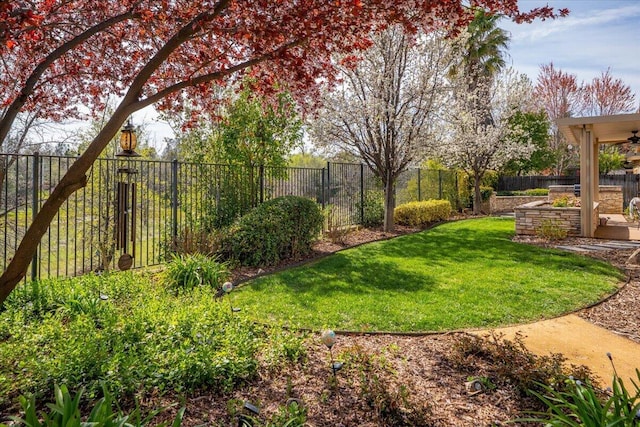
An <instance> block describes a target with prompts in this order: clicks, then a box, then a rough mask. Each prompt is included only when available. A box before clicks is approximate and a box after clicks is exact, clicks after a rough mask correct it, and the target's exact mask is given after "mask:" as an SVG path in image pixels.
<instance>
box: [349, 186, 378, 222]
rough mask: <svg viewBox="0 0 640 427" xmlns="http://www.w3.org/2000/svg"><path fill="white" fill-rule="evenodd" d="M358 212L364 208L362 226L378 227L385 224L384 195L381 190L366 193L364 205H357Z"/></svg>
mask: <svg viewBox="0 0 640 427" xmlns="http://www.w3.org/2000/svg"><path fill="white" fill-rule="evenodd" d="M356 208H357V209H358V210H360V209H362V208H364V217H363V218H362V225H363V226H364V227H367V228H370V227H378V226H381V225H382V224H383V223H384V193H383V192H382V191H380V190H368V191H366V192H365V193H364V203H362V204H361V203H360V202H358V203H357V204H356Z"/></svg>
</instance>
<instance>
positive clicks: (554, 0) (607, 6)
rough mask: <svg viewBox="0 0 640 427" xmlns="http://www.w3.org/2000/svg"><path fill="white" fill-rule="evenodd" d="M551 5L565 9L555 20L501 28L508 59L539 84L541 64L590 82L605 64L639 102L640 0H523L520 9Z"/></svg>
mask: <svg viewBox="0 0 640 427" xmlns="http://www.w3.org/2000/svg"><path fill="white" fill-rule="evenodd" d="M546 4H548V5H549V6H552V7H554V8H558V9H560V8H567V9H569V10H570V13H569V16H567V17H565V18H558V19H556V20H547V21H536V22H534V23H532V24H515V23H513V22H510V21H509V22H507V21H503V22H502V23H501V24H500V27H501V28H503V29H505V30H507V31H508V32H510V33H511V42H510V45H509V51H508V57H507V63H510V65H511V66H512V67H513V68H515V69H516V70H518V71H519V72H522V73H525V74H527V75H528V76H529V77H530V78H531V79H532V81H533V82H534V83H535V81H536V79H537V76H538V72H539V69H540V66H541V65H543V64H548V63H550V62H553V65H554V67H555V68H556V69H560V70H562V71H564V72H568V73H570V74H575V75H576V76H577V80H578V82H583V81H584V82H590V81H591V80H592V79H593V78H595V77H598V76H600V75H601V73H602V72H605V71H606V70H607V68H610V69H611V75H612V76H613V77H614V78H619V79H622V81H623V82H624V83H625V84H627V85H629V86H630V87H631V90H632V92H633V93H635V94H636V102H640V58H639V57H638V53H639V52H640V0H548V1H541V0H519V1H518V5H519V7H520V9H521V10H530V9H532V8H534V7H540V6H544V5H546Z"/></svg>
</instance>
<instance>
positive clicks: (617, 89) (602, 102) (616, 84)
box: [583, 68, 636, 116]
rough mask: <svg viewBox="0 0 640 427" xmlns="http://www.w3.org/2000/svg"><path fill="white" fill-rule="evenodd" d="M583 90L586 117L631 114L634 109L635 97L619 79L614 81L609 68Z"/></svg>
mask: <svg viewBox="0 0 640 427" xmlns="http://www.w3.org/2000/svg"><path fill="white" fill-rule="evenodd" d="M583 90H584V93H583V97H584V106H585V111H584V113H585V114H586V115H589V116H610V115H612V114H623V113H633V112H634V110H635V109H636V96H635V94H634V93H633V92H631V87H630V86H629V85H627V84H624V82H623V81H622V80H621V79H614V78H613V76H611V69H610V68H607V71H604V72H603V73H602V74H600V76H599V77H596V78H594V79H593V80H592V81H591V83H588V84H586V85H585V86H584V88H583Z"/></svg>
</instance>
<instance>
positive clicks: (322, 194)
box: [320, 168, 326, 210]
mask: <svg viewBox="0 0 640 427" xmlns="http://www.w3.org/2000/svg"><path fill="white" fill-rule="evenodd" d="M324 171H325V168H322V183H321V185H320V200H321V201H322V209H323V210H324V196H325V194H324V187H325V185H326V184H325V182H324Z"/></svg>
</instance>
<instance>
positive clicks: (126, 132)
mask: <svg viewBox="0 0 640 427" xmlns="http://www.w3.org/2000/svg"><path fill="white" fill-rule="evenodd" d="M137 144H138V140H137V138H136V130H135V128H134V127H133V125H132V124H131V120H129V121H128V122H127V124H126V125H125V126H124V127H123V128H122V131H121V132H120V150H121V151H120V152H119V153H118V154H116V156H118V157H140V154H138V153H136V152H135V149H136V146H137Z"/></svg>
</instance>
